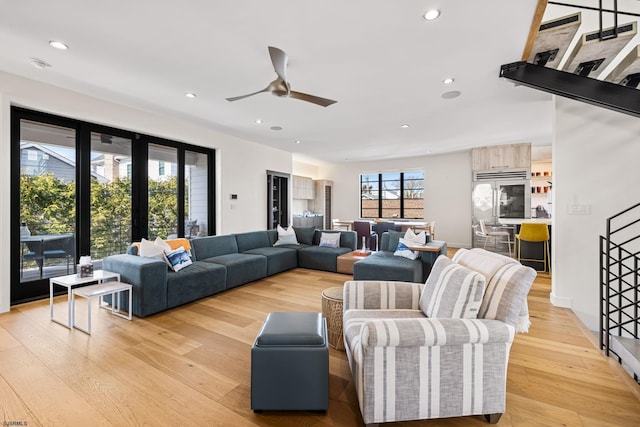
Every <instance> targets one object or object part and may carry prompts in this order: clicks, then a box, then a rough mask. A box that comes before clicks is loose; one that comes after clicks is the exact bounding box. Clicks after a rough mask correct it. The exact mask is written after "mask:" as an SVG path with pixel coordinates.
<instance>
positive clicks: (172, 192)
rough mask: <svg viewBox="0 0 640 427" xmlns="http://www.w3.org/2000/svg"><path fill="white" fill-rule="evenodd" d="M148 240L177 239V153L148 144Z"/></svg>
mask: <svg viewBox="0 0 640 427" xmlns="http://www.w3.org/2000/svg"><path fill="white" fill-rule="evenodd" d="M147 172H148V178H147V179H148V181H147V182H148V200H149V217H148V236H149V237H148V238H149V239H150V240H154V239H155V238H156V237H160V238H162V239H167V238H175V237H177V236H178V150H177V149H176V148H174V147H166V146H162V145H158V144H149V160H148V166H147Z"/></svg>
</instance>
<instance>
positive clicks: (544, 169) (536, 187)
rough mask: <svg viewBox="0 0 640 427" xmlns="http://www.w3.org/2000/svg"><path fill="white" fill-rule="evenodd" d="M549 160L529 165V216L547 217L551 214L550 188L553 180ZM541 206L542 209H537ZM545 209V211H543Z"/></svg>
mask: <svg viewBox="0 0 640 427" xmlns="http://www.w3.org/2000/svg"><path fill="white" fill-rule="evenodd" d="M551 171H552V164H551V162H550V161H544V162H536V163H533V164H532V165H531V217H532V218H539V217H542V218H547V217H549V216H550V215H551V193H550V192H551V188H552V182H553V175H552V172H551ZM539 207H542V208H543V209H544V211H542V210H541V209H539ZM545 211H546V213H545Z"/></svg>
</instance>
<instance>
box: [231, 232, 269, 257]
mask: <svg viewBox="0 0 640 427" xmlns="http://www.w3.org/2000/svg"><path fill="white" fill-rule="evenodd" d="M234 236H235V237H236V242H237V244H238V252H246V251H248V250H249V249H255V248H264V247H265V246H271V245H272V244H271V242H270V241H269V235H268V234H267V232H266V230H260V231H250V232H247V233H238V234H234Z"/></svg>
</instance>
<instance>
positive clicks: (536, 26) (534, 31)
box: [522, 0, 548, 61]
mask: <svg viewBox="0 0 640 427" xmlns="http://www.w3.org/2000/svg"><path fill="white" fill-rule="evenodd" d="M547 1H548V0H538V5H537V6H536V11H535V12H534V13H533V19H532V20H531V27H529V37H527V43H526V44H525V46H524V52H522V60H523V61H526V60H527V59H529V56H531V50H532V49H533V43H535V41H536V36H537V35H538V31H539V30H540V24H541V23H542V17H543V16H544V11H545V10H546V9H547Z"/></svg>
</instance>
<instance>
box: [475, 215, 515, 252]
mask: <svg viewBox="0 0 640 427" xmlns="http://www.w3.org/2000/svg"><path fill="white" fill-rule="evenodd" d="M478 222H479V223H480V231H481V232H482V234H483V235H484V248H483V249H486V248H487V242H488V241H489V239H490V238H493V244H494V246H497V244H498V238H500V237H506V238H507V247H508V248H509V256H511V233H509V232H508V231H489V230H488V229H487V226H486V224H485V223H484V220H483V219H481V220H479V221H478Z"/></svg>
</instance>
